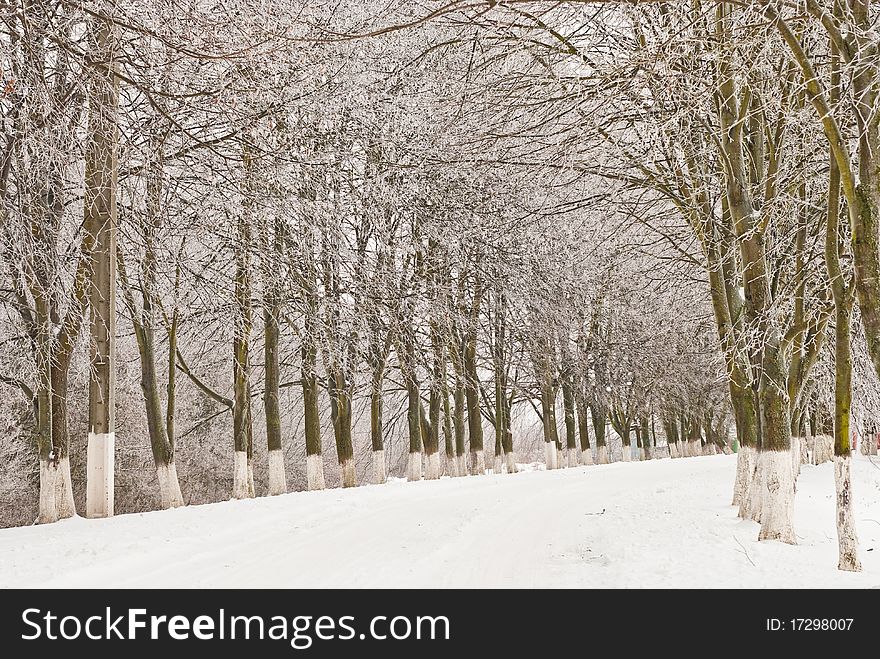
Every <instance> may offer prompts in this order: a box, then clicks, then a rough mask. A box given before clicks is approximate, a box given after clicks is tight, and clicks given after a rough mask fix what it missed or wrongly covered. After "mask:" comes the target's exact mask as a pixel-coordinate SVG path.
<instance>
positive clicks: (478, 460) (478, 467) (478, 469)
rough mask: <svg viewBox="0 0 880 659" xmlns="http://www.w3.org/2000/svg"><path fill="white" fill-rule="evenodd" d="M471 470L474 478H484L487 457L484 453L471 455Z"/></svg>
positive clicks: (475, 452)
mask: <svg viewBox="0 0 880 659" xmlns="http://www.w3.org/2000/svg"><path fill="white" fill-rule="evenodd" d="M471 460H472V461H473V462H472V464H471V468H472V469H473V473H474V476H482V475H483V474H485V473H486V457H485V455H484V453H483V451H474V452H472V453H471Z"/></svg>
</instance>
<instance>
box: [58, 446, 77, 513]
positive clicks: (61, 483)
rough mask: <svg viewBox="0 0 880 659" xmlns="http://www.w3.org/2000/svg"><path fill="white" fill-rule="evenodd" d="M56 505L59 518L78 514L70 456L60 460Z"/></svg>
mask: <svg viewBox="0 0 880 659" xmlns="http://www.w3.org/2000/svg"><path fill="white" fill-rule="evenodd" d="M55 507H56V509H57V510H58V519H68V518H69V517H75V516H76V504H75V503H74V501H73V481H71V479H70V458H68V457H67V456H64V457H63V458H61V459H60V460H59V461H58V476H57V478H56V480H55Z"/></svg>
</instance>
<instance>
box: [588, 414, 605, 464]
mask: <svg viewBox="0 0 880 659" xmlns="http://www.w3.org/2000/svg"><path fill="white" fill-rule="evenodd" d="M590 416H591V417H592V420H593V434H594V435H595V437H596V463H597V464H600V465H607V464H608V446H607V444H606V443H605V421H606V419H607V414H606V412H605V408H604V407H602V406H601V405H600V404H598V403H594V404H592V405H590Z"/></svg>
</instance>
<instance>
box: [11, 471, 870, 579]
mask: <svg viewBox="0 0 880 659" xmlns="http://www.w3.org/2000/svg"><path fill="white" fill-rule="evenodd" d="M735 464H736V458H735V456H721V455H719V456H711V457H699V458H686V459H679V460H669V459H665V460H654V461H648V462H632V463H616V464H611V465H601V466H594V467H579V468H573V469H563V470H556V471H528V472H524V473H520V474H516V475H512V476H508V475H501V476H494V475H488V476H483V477H468V478H456V479H451V478H444V479H441V480H440V481H422V482H418V483H406V482H400V481H395V482H391V483H388V484H386V485H384V486H375V485H371V486H365V487H359V488H355V489H345V490H343V489H334V490H325V491H322V492H297V493H291V494H287V495H283V496H279V497H270V498H259V499H252V500H245V501H229V502H223V503H217V504H211V505H205V506H193V507H189V508H180V509H176V510H171V511H158V512H151V513H143V514H135V515H121V516H118V517H115V518H111V519H101V520H86V519H79V518H77V519H72V520H66V521H63V522H59V523H57V524H51V525H46V526H31V527H24V528H14V529H5V530H0V585H2V586H7V587H35V586H41V587H42V586H46V587H65V586H86V587H89V586H94V587H129V586H130V587H135V586H139V587H174V586H177V587H260V586H263V587H316V588H323V587H367V588H370V587H392V588H395V587H453V586H457V587H494V586H499V587H847V586H853V587H880V461H877V462H876V465H875V464H872V463H871V462H870V461H869V460H868V459H867V458H865V457H862V456H859V457H857V458H856V459H855V460H854V464H853V482H854V487H855V497H856V499H855V506H856V521H857V524H858V533H859V539H860V541H861V558H862V563H863V566H864V572H862V573H861V574H846V573H841V572H838V571H837V569H836V565H837V541H836V537H835V527H834V483H833V480H834V476H833V469H832V465H831V464H830V463H827V464H824V465H821V466H818V467H812V466H804V467H803V468H802V470H801V476H800V478H799V479H798V492H797V496H796V499H795V530H796V532H797V535H798V542H799V543H800V544H799V545H798V546H788V545H784V544H781V543H778V542H765V543H758V542H757V537H758V525H757V524H755V523H753V522H746V521H742V520H739V519H738V518H737V517H736V510H735V509H734V508H733V507H731V506H729V505H727V504H728V503H729V501H730V496H731V487H732V484H733V476H734V469H735ZM602 510H604V511H605V512H604V514H601V511H602ZM869 549H872V550H873V551H868V550H869ZM50 564H53V565H60V566H63V572H62V573H61V574H57V573H56V576H50V575H51V572H50V571H49V570H47V569H46V566H48V565H50Z"/></svg>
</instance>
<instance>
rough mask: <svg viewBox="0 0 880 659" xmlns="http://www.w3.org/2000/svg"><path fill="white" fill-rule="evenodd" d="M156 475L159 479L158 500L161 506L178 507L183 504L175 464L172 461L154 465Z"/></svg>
mask: <svg viewBox="0 0 880 659" xmlns="http://www.w3.org/2000/svg"><path fill="white" fill-rule="evenodd" d="M156 476H157V477H158V479H159V502H160V504H161V505H162V508H164V509H165V510H168V509H169V508H180V507H181V506H182V505H183V493H182V492H181V491H180V482H179V481H178V480H177V465H175V464H174V462H171V463H170V464H159V465H156Z"/></svg>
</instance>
